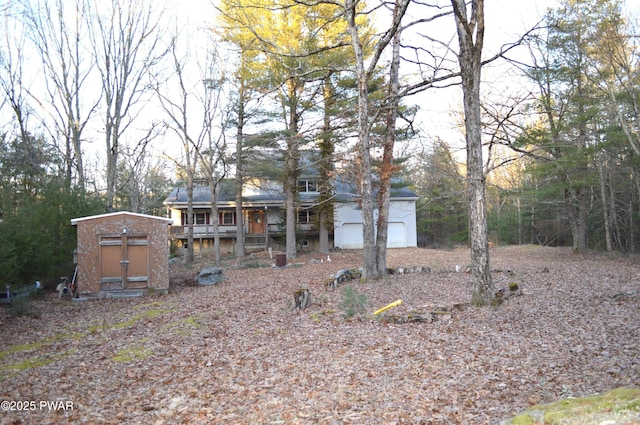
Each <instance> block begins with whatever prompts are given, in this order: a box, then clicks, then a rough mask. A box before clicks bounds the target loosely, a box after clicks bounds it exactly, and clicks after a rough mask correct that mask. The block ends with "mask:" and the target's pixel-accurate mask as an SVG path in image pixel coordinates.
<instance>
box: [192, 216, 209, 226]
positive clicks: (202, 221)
mask: <svg viewBox="0 0 640 425" xmlns="http://www.w3.org/2000/svg"><path fill="white" fill-rule="evenodd" d="M194 215H195V220H194V223H195V224H207V221H208V220H207V216H208V215H209V214H207V213H195V214H194Z"/></svg>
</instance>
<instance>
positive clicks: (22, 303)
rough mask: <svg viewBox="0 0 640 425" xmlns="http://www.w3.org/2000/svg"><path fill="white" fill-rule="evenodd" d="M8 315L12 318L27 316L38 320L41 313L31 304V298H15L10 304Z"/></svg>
mask: <svg viewBox="0 0 640 425" xmlns="http://www.w3.org/2000/svg"><path fill="white" fill-rule="evenodd" d="M7 313H8V314H9V316H10V317H18V316H27V317H33V318H38V317H40V314H41V313H40V311H39V310H38V309H36V308H35V307H34V306H33V305H32V304H31V298H30V297H20V298H13V299H12V300H11V303H10V304H9V309H8V310H7Z"/></svg>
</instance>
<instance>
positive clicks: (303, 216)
mask: <svg viewBox="0 0 640 425" xmlns="http://www.w3.org/2000/svg"><path fill="white" fill-rule="evenodd" d="M313 215H314V213H313V211H311V210H300V211H298V223H299V224H309V223H311V220H312V218H313Z"/></svg>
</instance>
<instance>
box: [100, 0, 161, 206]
mask: <svg viewBox="0 0 640 425" xmlns="http://www.w3.org/2000/svg"><path fill="white" fill-rule="evenodd" d="M87 1H88V0H87ZM90 6H91V8H90V10H93V11H95V12H96V14H95V15H92V16H91V21H90V22H89V25H90V27H91V28H90V32H89V33H90V35H91V43H92V49H93V53H94V54H95V56H96V57H97V58H98V62H97V68H98V70H99V72H100V77H101V80H102V87H101V89H102V99H103V102H104V103H103V107H104V111H103V113H104V131H105V135H104V136H105V142H106V150H107V167H106V184H107V189H106V200H105V202H106V210H107V211H112V210H113V205H114V197H115V195H116V189H117V163H118V158H119V155H120V149H121V144H122V143H123V140H122V136H123V134H124V133H125V131H126V130H127V129H129V127H130V126H131V123H132V122H134V120H135V118H136V117H137V116H138V115H139V113H140V109H141V108H139V106H140V103H142V102H144V101H146V100H147V98H148V97H147V96H146V95H147V94H148V93H149V90H150V86H149V84H147V78H148V77H149V76H150V75H152V74H153V69H154V67H155V66H156V64H157V63H158V62H159V61H160V60H161V58H162V57H164V55H165V53H166V51H165V50H164V49H163V48H162V47H161V43H160V37H161V35H162V33H161V26H160V19H161V15H162V11H163V10H164V9H163V7H162V6H160V7H158V6H157V5H156V4H155V3H153V2H151V1H150V0H130V1H123V0H110V1H105V2H92V3H91V5H90ZM154 10H160V12H158V13H156V12H154Z"/></svg>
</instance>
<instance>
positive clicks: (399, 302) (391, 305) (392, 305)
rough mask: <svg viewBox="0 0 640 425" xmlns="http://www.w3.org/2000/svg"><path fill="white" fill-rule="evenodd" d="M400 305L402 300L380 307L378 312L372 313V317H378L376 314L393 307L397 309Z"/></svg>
mask: <svg viewBox="0 0 640 425" xmlns="http://www.w3.org/2000/svg"><path fill="white" fill-rule="evenodd" d="M400 304H402V300H398V301H394V302H392V303H391V304H389V305H386V306H384V307H382V308H381V309H380V310H377V311H376V312H374V313H373V315H374V316H375V315H378V314H380V313H382V312H383V311H386V310H389V309H390V308H393V307H397V306H399V305H400Z"/></svg>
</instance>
